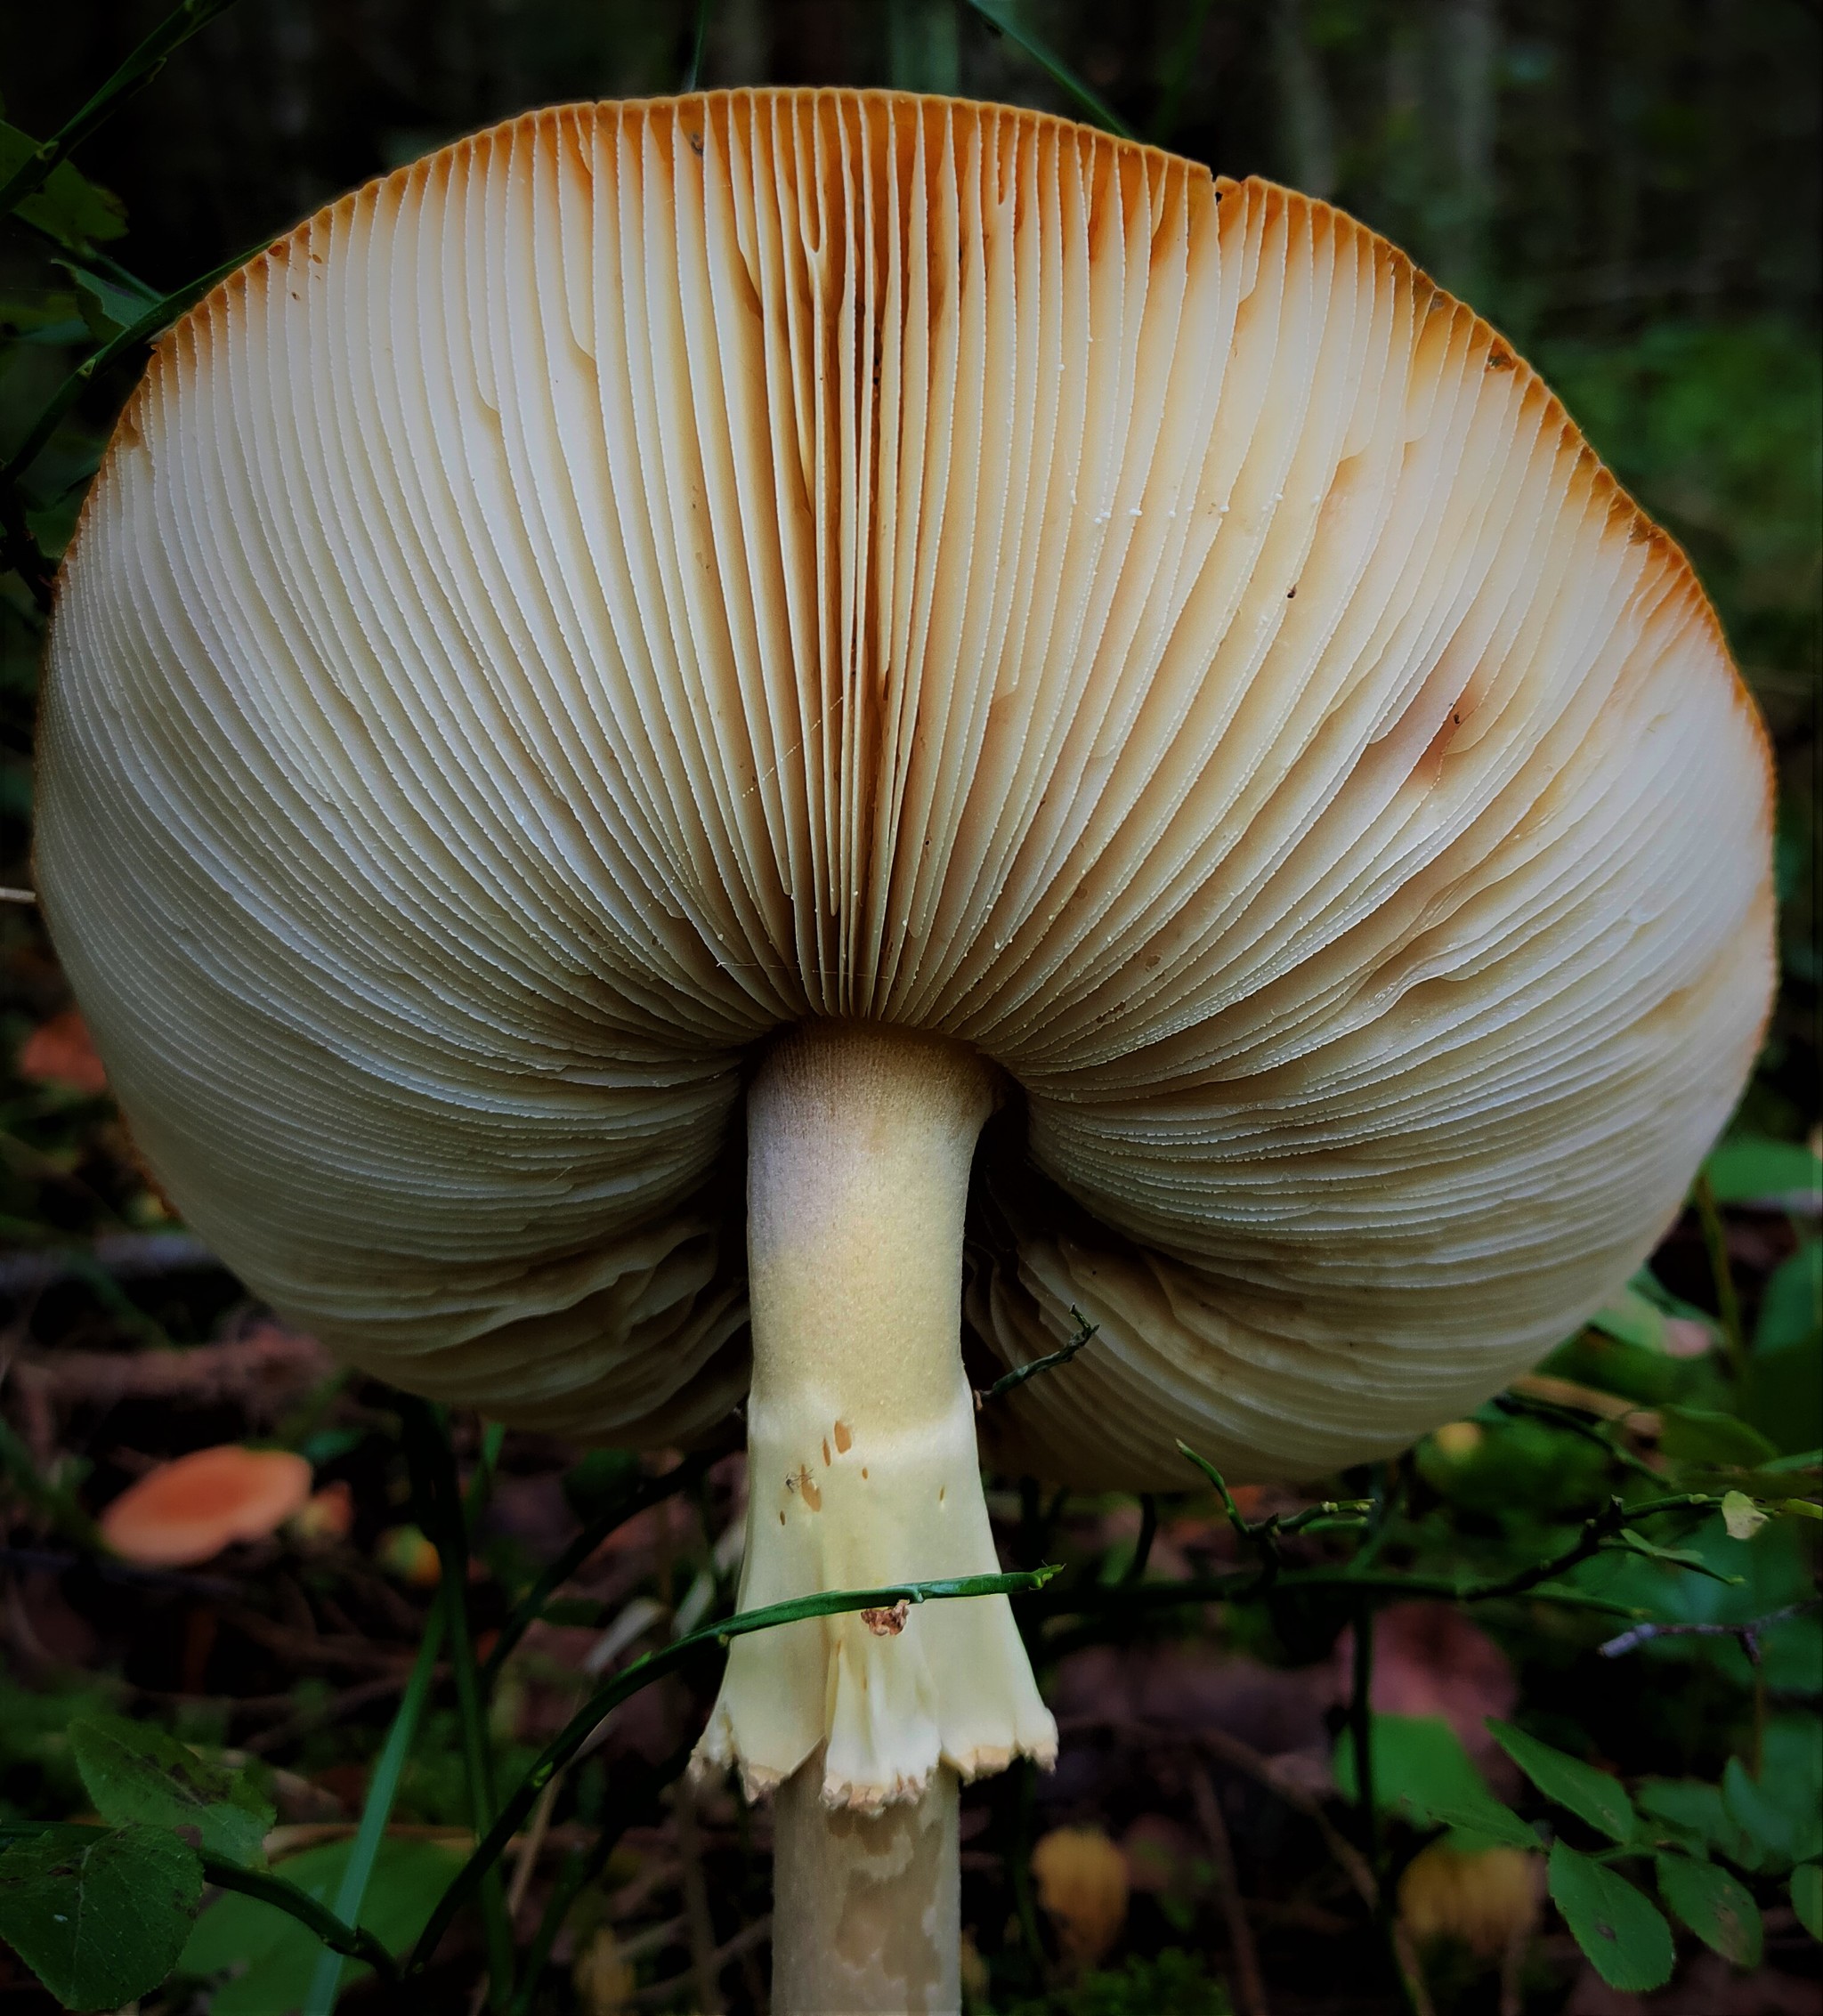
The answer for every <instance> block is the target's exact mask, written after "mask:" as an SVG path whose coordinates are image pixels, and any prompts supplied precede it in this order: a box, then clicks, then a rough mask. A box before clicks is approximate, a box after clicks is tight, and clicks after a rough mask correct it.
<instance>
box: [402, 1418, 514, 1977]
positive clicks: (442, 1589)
mask: <svg viewBox="0 0 1823 2016" xmlns="http://www.w3.org/2000/svg"><path fill="white" fill-rule="evenodd" d="M400 1414H401V1419H402V1420H403V1421H404V1424H405V1454H406V1461H407V1462H408V1463H409V1466H410V1469H411V1483H412V1494H413V1496H414V1497H415V1498H416V1499H417V1514H418V1524H419V1526H421V1527H422V1528H423V1530H424V1531H425V1534H428V1536H429V1538H430V1541H431V1543H432V1545H433V1546H434V1547H435V1549H436V1550H437V1559H438V1563H439V1566H440V1568H441V1581H440V1583H439V1599H440V1601H441V1603H442V1613H443V1629H444V1631H445V1632H446V1633H447V1635H448V1637H449V1640H450V1671H451V1672H452V1673H453V1675H454V1677H455V1680H456V1713H457V1719H458V1722H459V1723H460V1725H461V1729H462V1759H463V1767H464V1771H465V1774H466V1777H467V1780H468V1805H469V1811H470V1813H471V1814H472V1815H473V1817H474V1831H475V1834H476V1836H477V1837H478V1838H480V1837H483V1836H486V1835H488V1834H489V1832H490V1828H491V1827H492V1826H493V1821H494V1814H495V1810H496V1806H495V1799H494V1760H493V1750H492V1746H491V1745H490V1741H489V1735H488V1724H487V1704H486V1702H485V1700H484V1698H483V1696H482V1687H481V1672H480V1669H479V1667H478V1666H477V1665H476V1664H475V1657H474V1640H473V1638H472V1637H471V1636H470V1634H469V1629H468V1522H467V1519H466V1517H465V1516H464V1512H463V1506H462V1493H461V1487H460V1486H459V1484H458V1480H457V1477H456V1459H455V1456H454V1454H453V1453H452V1452H451V1450H450V1438H449V1436H448V1434H447V1432H446V1431H445V1429H444V1424H443V1421H442V1418H441V1416H440V1415H439V1413H437V1412H435V1411H434V1410H433V1409H432V1408H431V1407H430V1406H429V1405H427V1404H426V1403H425V1401H423V1400H420V1399H417V1398H416V1397H413V1396H411V1395H409V1394H402V1395H401V1397H400ZM495 1446H496V1447H497V1448H498V1444H496V1445H495ZM488 1467H489V1466H488V1465H487V1463H486V1461H483V1464H482V1473H483V1475H484V1474H485V1472H486V1470H487V1469H488ZM480 1888H481V1913H482V1933H483V1937H484V1939H485V1941H486V1947H487V1957H488V1980H489V1995H490V2001H491V2003H492V2005H493V2006H494V2007H495V2008H496V2009H502V2010H503V2009H505V2007H506V2000H507V1997H508V1996H510V1995H511V1994H512V1992H513V1929H512V1927H511V1926H510V1925H509V1924H508V1923H507V1922H506V1892H505V1891H504V1889H503V1888H502V1885H501V1882H500V1872H499V1869H498V1866H495V1865H494V1864H493V1863H492V1862H490V1864H489V1865H488V1866H487V1867H486V1868H485V1869H484V1870H483V1872H482V1881H481V1885H480Z"/></svg>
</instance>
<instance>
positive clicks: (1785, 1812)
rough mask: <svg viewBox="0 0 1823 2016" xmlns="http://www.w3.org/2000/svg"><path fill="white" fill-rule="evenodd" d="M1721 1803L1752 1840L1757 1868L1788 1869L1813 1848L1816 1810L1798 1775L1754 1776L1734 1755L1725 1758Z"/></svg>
mask: <svg viewBox="0 0 1823 2016" xmlns="http://www.w3.org/2000/svg"><path fill="white" fill-rule="evenodd" d="M1722 1805H1723V1806H1724V1807H1725V1808H1726V1809H1727V1811H1728V1816H1729V1818H1730V1819H1731V1820H1733V1821H1734V1822H1735V1824H1736V1825H1737V1826H1738V1827H1739V1828H1740V1829H1741V1831H1742V1833H1743V1834H1746V1837H1747V1839H1748V1841H1749V1842H1751V1843H1752V1844H1753V1847H1754V1850H1756V1852H1757V1854H1758V1857H1759V1865H1758V1866H1760V1867H1761V1868H1765V1869H1781V1868H1787V1867H1789V1866H1790V1865H1791V1864H1792V1863H1794V1862H1805V1861H1808V1860H1810V1859H1811V1856H1813V1855H1814V1854H1815V1853H1816V1852H1817V1847H1818V1845H1819V1828H1823V1822H1819V1819H1818V1818H1817V1815H1816V1812H1815V1787H1814V1785H1805V1784H1803V1783H1802V1782H1801V1780H1800V1779H1799V1778H1798V1777H1797V1774H1794V1773H1789V1772H1787V1773H1785V1774H1781V1775H1779V1776H1774V1775H1772V1774H1770V1773H1769V1774H1768V1776H1767V1777H1766V1778H1765V1779H1763V1780H1762V1779H1756V1778H1754V1777H1749V1776H1748V1774H1747V1771H1746V1767H1745V1766H1744V1765H1743V1764H1742V1762H1741V1761H1740V1759H1739V1758H1738V1757H1730V1759H1729V1761H1728V1767H1727V1769H1725V1770H1724V1771H1723V1772H1722Z"/></svg>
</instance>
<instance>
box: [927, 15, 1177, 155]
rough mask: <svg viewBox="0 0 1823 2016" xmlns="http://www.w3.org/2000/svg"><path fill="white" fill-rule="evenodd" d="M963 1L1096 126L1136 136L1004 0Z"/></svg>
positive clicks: (1121, 134) (1129, 138) (1127, 137)
mask: <svg viewBox="0 0 1823 2016" xmlns="http://www.w3.org/2000/svg"><path fill="white" fill-rule="evenodd" d="M966 4H967V5H968V8H969V9H970V11H971V12H974V13H976V14H979V15H980V17H981V18H982V20H984V21H985V22H986V23H987V25H988V27H989V28H992V29H993V32H994V33H995V34H996V35H1003V36H1006V38H1007V40H1008V41H1009V42H1011V43H1015V44H1017V45H1018V47H1020V48H1021V49H1023V50H1024V51H1025V53H1026V54H1027V55H1028V56H1029V57H1031V59H1032V61H1033V62H1034V63H1036V64H1037V65H1038V67H1039V69H1041V70H1042V71H1043V72H1044V73H1045V75H1046V76H1047V77H1049V78H1050V80H1051V81H1052V83H1053V84H1056V85H1060V86H1061V87H1062V88H1063V89H1064V90H1065V91H1066V92H1067V93H1069V95H1070V96H1071V97H1072V98H1074V100H1075V101H1076V103H1077V104H1078V105H1080V106H1081V107H1082V109H1083V110H1084V111H1085V112H1087V113H1088V115H1089V117H1090V118H1091V119H1093V120H1094V121H1095V123H1096V125H1098V126H1105V127H1106V129H1107V131H1108V132H1109V133H1113V134H1119V135H1120V136H1121V138H1122V140H1137V139H1138V134H1136V133H1135V132H1134V131H1133V129H1132V128H1131V127H1130V125H1127V123H1126V121H1125V120H1124V119H1122V117H1121V116H1120V114H1119V113H1117V112H1116V111H1114V109H1113V108H1112V107H1110V106H1108V105H1107V104H1106V103H1104V102H1103V101H1102V100H1101V99H1100V98H1098V96H1097V95H1096V93H1094V92H1092V91H1091V90H1090V88H1089V86H1088V85H1086V84H1084V83H1083V81H1082V78H1081V77H1078V76H1077V75H1076V73H1075V71H1074V70H1073V69H1071V68H1070V66H1069V65H1068V64H1067V63H1066V62H1065V61H1064V60H1063V58H1062V57H1061V56H1058V55H1057V54H1056V53H1054V52H1053V51H1052V50H1051V49H1050V48H1049V45H1047V44H1046V43H1045V42H1044V41H1043V40H1041V37H1039V36H1035V35H1034V34H1033V32H1032V30H1031V29H1030V28H1026V27H1025V26H1023V25H1022V24H1021V23H1020V22H1019V21H1018V20H1017V19H1016V18H1015V16H1014V13H1013V10H1012V9H1011V7H1009V5H1008V4H1007V0H966Z"/></svg>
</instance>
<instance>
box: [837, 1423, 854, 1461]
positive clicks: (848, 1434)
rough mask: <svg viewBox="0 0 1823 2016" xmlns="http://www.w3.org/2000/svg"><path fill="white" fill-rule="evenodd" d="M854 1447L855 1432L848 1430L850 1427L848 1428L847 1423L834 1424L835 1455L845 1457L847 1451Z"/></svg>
mask: <svg viewBox="0 0 1823 2016" xmlns="http://www.w3.org/2000/svg"><path fill="white" fill-rule="evenodd" d="M854 1446H855V1431H854V1429H851V1428H850V1427H849V1426H848V1424H847V1421H838V1422H837V1423H836V1453H837V1455H839V1456H846V1455H847V1453H848V1452H849V1450H851V1449H852V1448H853V1447H854Z"/></svg>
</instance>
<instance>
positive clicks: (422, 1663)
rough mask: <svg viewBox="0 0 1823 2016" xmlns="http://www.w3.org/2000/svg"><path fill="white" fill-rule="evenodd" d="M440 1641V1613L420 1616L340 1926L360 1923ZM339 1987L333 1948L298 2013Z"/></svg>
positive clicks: (326, 2002)
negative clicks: (413, 1660) (420, 1633)
mask: <svg viewBox="0 0 1823 2016" xmlns="http://www.w3.org/2000/svg"><path fill="white" fill-rule="evenodd" d="M442 1640H443V1617H442V1611H441V1610H433V1611H432V1612H431V1614H430V1616H429V1617H428V1618H427V1619H426V1620H425V1631H424V1642H423V1643H422V1644H421V1645H420V1646H419V1647H418V1648H417V1664H415V1665H414V1666H413V1667H412V1669H411V1678H410V1679H409V1680H408V1681H407V1682H406V1685H405V1695H404V1698H403V1699H402V1700H401V1702H400V1704H399V1712H398V1713H397V1714H396V1715H394V1716H393V1726H392V1728H391V1729H388V1730H387V1731H386V1740H385V1744H384V1745H382V1747H381V1750H380V1754H379V1760H378V1761H377V1763H376V1764H375V1766H374V1770H373V1777H372V1778H371V1779H370V1780H369V1784H368V1791H367V1802H366V1804H365V1805H363V1806H362V1808H361V1825H360V1826H359V1827H358V1828H357V1829H356V1830H355V1835H354V1845H353V1847H352V1848H351V1849H350V1850H349V1851H348V1864H347V1866H346V1867H345V1868H344V1870H343V1872H342V1883H341V1887H340V1888H339V1889H338V1890H337V1891H336V1906H335V1909H336V1916H337V1917H338V1918H340V1919H341V1920H342V1921H343V1923H344V1924H349V1925H358V1924H360V1923H361V1906H362V1904H363V1903H364V1902H365V1901H366V1899H367V1886H368V1879H369V1877H370V1876H371V1875H372V1874H373V1871H374V1861H375V1858H376V1857H377V1855H378V1854H379V1852H380V1843H381V1842H383V1841H384V1840H385V1837H386V1823H387V1821H388V1820H390V1819H391V1818H392V1817H393V1800H394V1798H395V1797H396V1796H397V1794H398V1791H399V1780H400V1778H401V1776H402V1775H403V1773H404V1770H405V1761H406V1759H407V1758H408V1757H409V1755H410V1753H411V1745H412V1739H413V1738H414V1737H416V1736H417V1725H418V1720H419V1718H420V1717H421V1716H422V1715H423V1713H424V1704H425V1702H426V1701H427V1700H428V1699H429V1698H430V1691H431V1683H432V1681H433V1680H434V1679H435V1677H436V1670H437V1653H438V1651H439V1649H440V1648H441V1647H442ZM341 1986H342V1961H341V1957H340V1955H337V1954H336V1953H335V1952H333V1951H331V1952H328V1953H326V1954H324V1955H323V1956H322V1957H321V1958H320V1960H319V1961H318V1962H317V1971H316V1972H315V1973H314V1974H313V1975H312V1977H311V1984H310V1993H309V1994H308V1995H306V1996H304V2016H329V2012H330V2011H331V2010H333V2009H334V2008H335V2006H336V1996H337V1995H338V1994H339V1993H340V1992H341Z"/></svg>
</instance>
